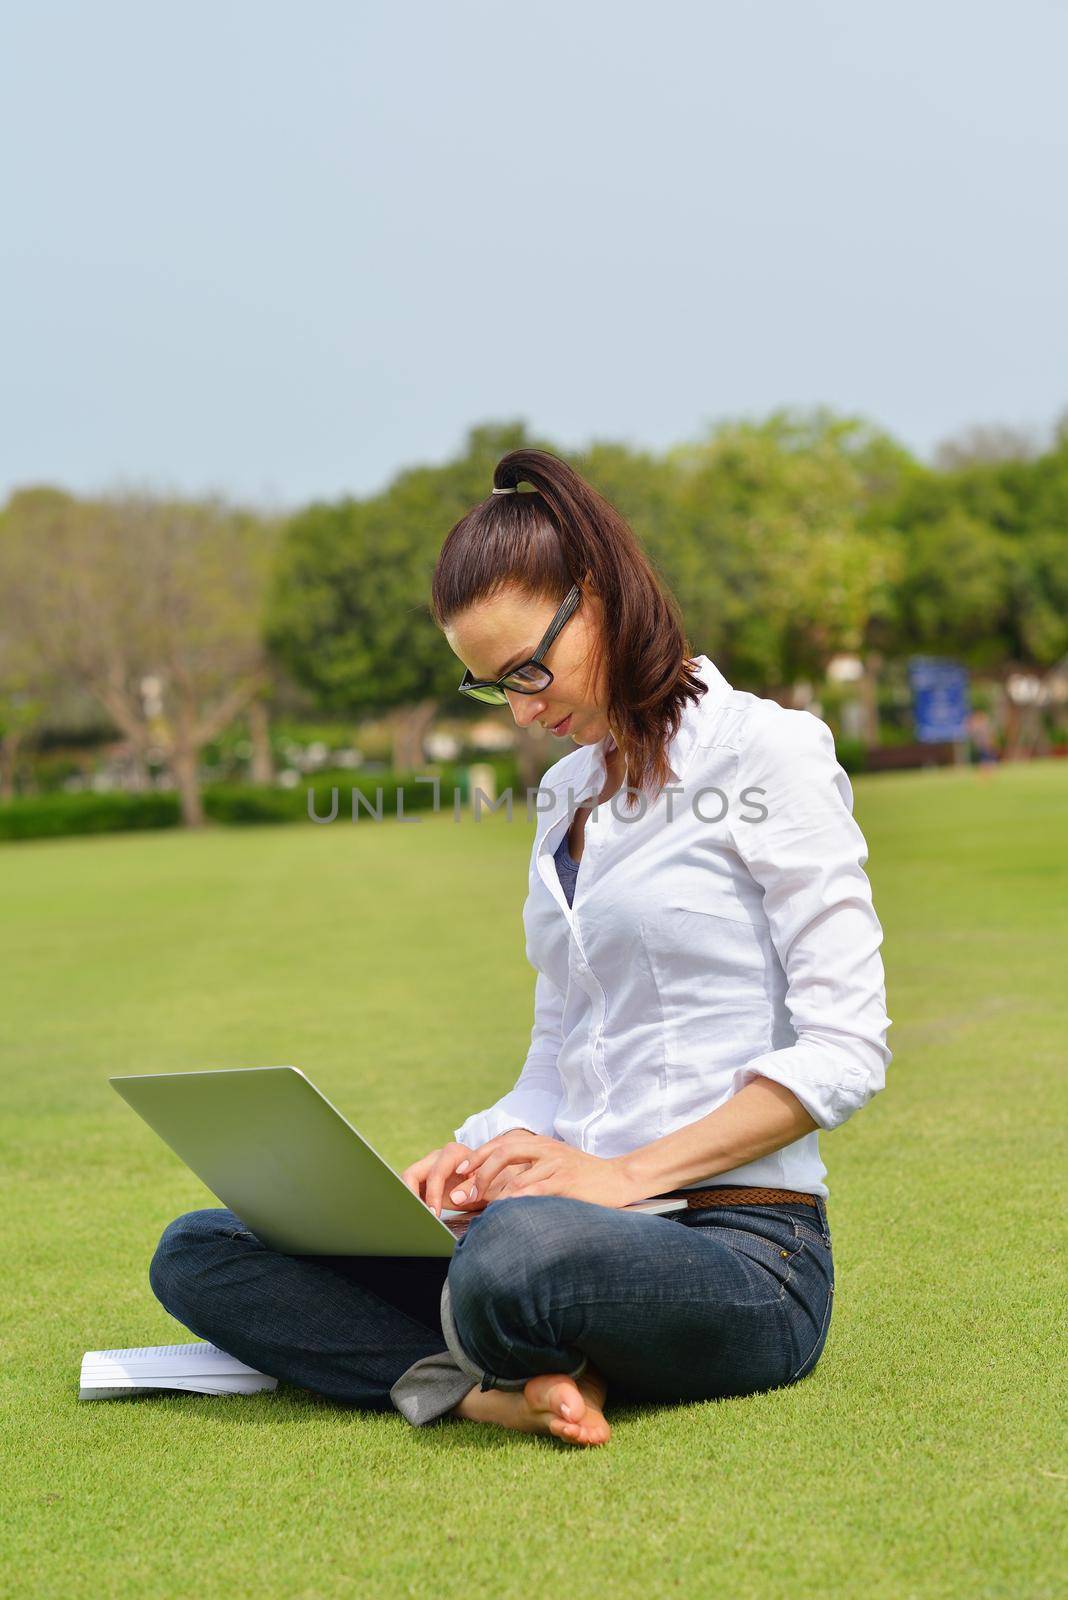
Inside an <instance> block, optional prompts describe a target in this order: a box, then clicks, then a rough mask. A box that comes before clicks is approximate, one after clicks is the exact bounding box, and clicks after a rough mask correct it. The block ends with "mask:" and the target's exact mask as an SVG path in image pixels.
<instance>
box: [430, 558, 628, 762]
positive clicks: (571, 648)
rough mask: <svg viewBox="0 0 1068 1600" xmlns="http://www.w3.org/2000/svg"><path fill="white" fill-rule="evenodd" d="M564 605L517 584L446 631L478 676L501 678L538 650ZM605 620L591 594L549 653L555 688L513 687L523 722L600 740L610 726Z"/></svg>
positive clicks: (513, 702)
mask: <svg viewBox="0 0 1068 1600" xmlns="http://www.w3.org/2000/svg"><path fill="white" fill-rule="evenodd" d="M559 604H560V602H559V601H555V600H535V599H532V598H531V596H530V595H528V594H526V593H525V592H524V591H523V590H521V589H517V588H515V587H513V586H510V587H509V588H507V589H504V590H502V591H501V593H500V594H498V595H496V596H495V597H494V598H493V599H492V600H481V601H479V602H478V604H477V605H473V606H471V607H469V608H468V610H466V611H463V612H461V613H460V615H459V616H457V617H454V618H453V620H452V622H451V623H450V624H449V626H448V627H447V628H445V629H444V633H445V637H446V639H447V640H448V641H449V648H450V649H451V650H452V651H453V653H454V654H455V655H456V656H458V657H459V659H460V660H461V661H462V662H463V664H464V666H465V667H467V668H468V670H469V671H470V673H471V676H472V677H474V678H490V679H493V678H500V677H503V675H504V673H505V672H506V671H507V670H508V669H509V668H511V667H513V666H518V664H519V663H520V662H521V661H525V660H527V659H528V658H529V657H530V656H532V655H533V654H534V651H535V650H536V649H537V648H538V645H539V644H540V643H541V640H542V637H543V636H544V634H545V631H546V629H547V628H548V626H549V624H550V622H551V621H552V620H553V617H554V616H555V615H556V611H557V608H558V606H559ZM600 619H601V606H600V603H599V602H598V600H597V599H596V597H595V596H591V595H583V598H582V600H581V602H580V604H579V606H578V608H577V609H576V610H575V611H573V612H572V614H571V616H570V617H569V618H568V619H567V621H566V622H565V623H564V625H563V627H562V628H561V630H560V632H559V633H558V634H557V635H556V638H555V639H554V640H553V642H552V644H551V645H550V646H549V648H548V650H547V651H546V652H545V656H544V661H545V665H546V666H547V667H548V668H549V671H550V672H551V673H552V674H553V681H552V683H550V685H549V687H548V688H547V689H544V690H539V691H538V693H537V694H517V693H516V692H515V691H514V690H512V689H506V690H505V693H506V694H507V696H508V704H509V705H510V706H511V708H512V715H513V717H514V718H515V720H516V722H517V724H518V725H519V727H521V728H528V727H530V725H531V724H532V723H534V722H537V723H540V725H541V726H542V727H543V728H545V729H546V731H548V732H553V733H554V734H555V736H556V737H557V738H559V739H572V740H574V742H575V744H597V743H598V741H599V740H601V739H603V738H604V736H605V734H606V733H608V732H610V729H609V726H608V718H607V716H606V715H605V711H604V709H603V705H604V699H605V672H604V668H603V666H602V669H601V671H600V673H598V674H596V676H595V675H594V649H595V646H596V643H597V641H598V639H599V637H600V634H599V629H600ZM561 724H562V726H561ZM557 729H559V731H557Z"/></svg>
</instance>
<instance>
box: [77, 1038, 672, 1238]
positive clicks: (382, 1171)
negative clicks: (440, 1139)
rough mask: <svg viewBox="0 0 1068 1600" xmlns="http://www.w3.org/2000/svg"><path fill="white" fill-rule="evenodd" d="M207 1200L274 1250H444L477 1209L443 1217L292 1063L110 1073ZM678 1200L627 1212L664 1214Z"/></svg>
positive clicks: (645, 1202)
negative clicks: (205, 1190) (204, 1188)
mask: <svg viewBox="0 0 1068 1600" xmlns="http://www.w3.org/2000/svg"><path fill="white" fill-rule="evenodd" d="M108 1081H109V1082H110V1083H111V1084H113V1085H114V1087H115V1088H116V1089H117V1090H118V1092H119V1094H121V1095H122V1097H123V1099H124V1100H125V1101H126V1102H127V1104H128V1105H131V1106H132V1107H133V1109H134V1110H135V1111H136V1112H137V1113H138V1115H139V1116H141V1117H143V1118H144V1119H145V1121H146V1122H147V1123H148V1125H149V1127H150V1128H154V1129H155V1131H156V1132H157V1133H158V1134H159V1136H160V1138H161V1139H163V1140H164V1142H165V1143H166V1144H169V1145H170V1147H171V1149H172V1150H173V1151H175V1153H176V1154H177V1155H179V1156H181V1158H182V1160H183V1161H184V1162H185V1163H186V1165H187V1166H188V1167H191V1168H192V1170H193V1171H194V1172H195V1173H196V1175H197V1177H198V1178H200V1179H201V1180H202V1181H203V1182H204V1183H205V1184H206V1185H207V1186H208V1188H209V1189H210V1190H211V1191H212V1193H213V1194H214V1195H217V1196H218V1198H219V1199H220V1200H221V1201H222V1203H223V1205H225V1206H228V1207H229V1208H230V1210H231V1211H233V1212H235V1213H236V1214H237V1216H239V1217H240V1218H241V1220H242V1222H243V1223H244V1224H245V1226H246V1227H247V1228H250V1229H251V1231H252V1232H253V1233H254V1234H255V1235H256V1236H257V1238H259V1239H262V1241H263V1243H264V1244H266V1245H268V1246H269V1247H270V1248H271V1249H273V1250H283V1251H285V1252H286V1253H287V1254H288V1255H310V1256H323V1255H329V1256H334V1255H336V1256H451V1255H452V1253H453V1251H454V1250H455V1248H456V1241H457V1239H458V1238H460V1237H461V1236H462V1234H463V1233H464V1232H465V1231H466V1229H467V1228H468V1227H469V1226H470V1223H471V1221H472V1218H473V1216H474V1215H477V1213H470V1212H466V1211H457V1210H453V1209H451V1208H449V1207H443V1209H442V1214H441V1218H440V1220H439V1219H438V1218H437V1217H436V1216H435V1215H434V1213H433V1211H432V1210H431V1209H430V1207H429V1206H428V1205H427V1204H426V1202H425V1201H423V1200H421V1199H420V1198H419V1196H418V1195H416V1194H413V1193H412V1191H411V1189H409V1188H408V1185H407V1184H406V1183H405V1182H404V1180H403V1179H402V1178H401V1177H400V1175H399V1174H398V1173H396V1172H394V1170H393V1168H392V1167H391V1166H390V1165H389V1163H388V1162H387V1161H384V1160H383V1159H382V1157H381V1156H380V1155H379V1154H378V1152H377V1151H376V1150H373V1149H372V1148H371V1146H370V1145H369V1144H368V1142H367V1140H366V1139H365V1138H364V1137H363V1135H362V1134H360V1133H358V1132H357V1130H356V1129H355V1128H354V1127H353V1126H352V1124H351V1123H349V1122H346V1120H345V1118H344V1117H343V1116H342V1115H341V1113H340V1111H338V1110H337V1108H336V1107H335V1106H332V1105H331V1104H330V1101H329V1100H328V1099H327V1098H326V1096H325V1095H324V1094H321V1093H320V1092H319V1090H318V1089H317V1088H316V1087H315V1085H314V1084H313V1083H311V1082H310V1081H309V1079H308V1078H306V1077H305V1076H304V1074H303V1072H301V1071H300V1070H299V1068H297V1067H236V1068H229V1069H222V1070H218V1071H211V1072H158V1073H145V1074H139V1075H135V1076H129V1077H126V1076H124V1077H116V1078H110V1079H109V1080H108ZM685 1205H686V1201H685V1200H684V1199H682V1200H680V1199H677V1198H669V1199H651V1200H641V1201H637V1202H636V1203H635V1204H633V1205H630V1206H627V1207H625V1208H624V1209H626V1210H628V1211H651V1212H654V1213H656V1212H670V1211H678V1210H682V1209H684V1208H685Z"/></svg>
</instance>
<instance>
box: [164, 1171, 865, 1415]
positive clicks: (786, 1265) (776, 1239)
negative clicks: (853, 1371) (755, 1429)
mask: <svg viewBox="0 0 1068 1600" xmlns="http://www.w3.org/2000/svg"><path fill="white" fill-rule="evenodd" d="M816 1198H817V1206H816V1208H815V1209H812V1208H810V1207H807V1206H804V1205H799V1204H797V1205H782V1206H723V1207H710V1208H709V1209H707V1210H693V1211H683V1212H678V1213H676V1214H675V1215H670V1216H650V1215H647V1214H645V1213H642V1212H628V1211H620V1210H617V1209H615V1208H613V1207H609V1206H599V1205H591V1204H589V1203H588V1202H586V1201H584V1200H570V1199H565V1198H564V1197H562V1196H558V1195H517V1196H512V1197H510V1198H507V1199H503V1200H495V1201H492V1202H491V1203H490V1204H489V1205H488V1206H487V1207H486V1209H485V1210H484V1211H482V1212H480V1213H479V1214H478V1215H476V1217H475V1218H474V1220H473V1221H472V1222H471V1224H470V1226H469V1228H468V1230H467V1232H466V1233H465V1234H464V1235H463V1237H462V1238H461V1239H460V1240H459V1241H458V1243H457V1246H456V1249H455V1251H454V1252H453V1255H452V1257H451V1259H449V1260H437V1259H430V1258H425V1257H396V1256H290V1255H284V1254H282V1253H281V1252H280V1251H276V1250H271V1249H268V1247H267V1246H266V1245H264V1244H263V1243H261V1241H260V1240H259V1239H257V1238H256V1237H255V1235H254V1234H253V1233H251V1232H250V1230H249V1229H248V1228H246V1227H245V1226H244V1224H243V1223H242V1222H241V1220H240V1218H239V1217H237V1216H235V1214H234V1213H233V1212H232V1211H229V1210H226V1209H223V1208H220V1209H212V1210H205V1211H191V1212H189V1213H187V1214H186V1215H185V1216H182V1217H179V1218H177V1220H176V1221H174V1222H172V1223H171V1224H170V1226H169V1227H168V1228H167V1229H166V1230H165V1231H164V1233H163V1237H162V1238H161V1239H160V1242H159V1246H158V1248H157V1250H156V1253H155V1255H154V1257H153V1259H152V1264H151V1267H150V1269H149V1280H150V1282H151V1285H152V1289H153V1291H154V1293H155V1294H156V1296H157V1298H158V1299H159V1300H160V1301H162V1303H163V1305H164V1306H166V1308H167V1310H168V1311H169V1312H171V1314H172V1315H173V1316H174V1317H176V1318H177V1319H178V1320H179V1321H180V1322H182V1323H184V1324H185V1326H186V1327H187V1328H188V1329H189V1330H190V1331H191V1332H192V1333H194V1334H196V1335H197V1336H198V1337H199V1338H202V1339H208V1340H210V1341H211V1342H212V1343H213V1344H216V1345H218V1346H219V1348H220V1349H223V1350H226V1351H227V1352H228V1353H229V1354H230V1355H233V1356H236V1357H237V1358H238V1360H240V1361H244V1362H246V1363H247V1364H248V1365H249V1366H252V1367H255V1368H256V1369H257V1370H258V1371H260V1372H265V1373H268V1374H269V1375H270V1376H272V1377H276V1378H279V1379H280V1380H282V1381H283V1382H286V1383H291V1384H296V1385H298V1386H299V1387H301V1388H305V1389H311V1390H314V1391H315V1392H317V1393H319V1394H322V1395H326V1396H329V1397H330V1398H332V1399H335V1400H339V1401H344V1402H348V1403H350V1404H354V1405H357V1406H360V1407H362V1408H364V1409H367V1410H376V1411H383V1410H389V1409H391V1408H395V1409H397V1410H400V1411H401V1412H402V1414H403V1415H405V1416H406V1417H408V1419H409V1421H411V1422H413V1423H416V1424H422V1423H426V1422H431V1421H435V1420H436V1419H438V1418H440V1417H443V1416H445V1415H446V1414H447V1413H448V1412H450V1411H451V1410H452V1408H453V1407H454V1406H455V1405H456V1404H457V1403H458V1401H460V1400H461V1399H462V1398H463V1396H464V1395H465V1394H466V1393H467V1392H468V1391H469V1390H470V1389H472V1388H474V1387H475V1386H476V1385H478V1386H479V1387H481V1388H482V1389H489V1388H499V1389H521V1388H522V1387H523V1385H524V1384H525V1383H526V1382H527V1381H528V1379H530V1378H531V1377H533V1376H534V1375H535V1374H536V1373H539V1372H566V1373H569V1374H571V1375H572V1376H575V1377H578V1376H581V1374H582V1372H583V1371H584V1370H585V1368H586V1365H587V1363H592V1365H593V1366H594V1367H595V1368H597V1369H598V1370H599V1371H600V1372H601V1373H602V1374H603V1375H604V1377H605V1378H606V1379H607V1382H608V1387H609V1394H610V1396H611V1397H612V1398H613V1399H615V1400H616V1401H620V1402H623V1403H640V1402H642V1401H655V1402H661V1403H663V1402H667V1403H673V1402H680V1401H692V1400H709V1399H717V1398H720V1397H723V1396H727V1395H744V1394H752V1393H754V1392H757V1391H760V1390H765V1389H774V1388H778V1387H780V1386H782V1385H784V1384H789V1383H794V1382H796V1380H797V1379H799V1378H802V1377H804V1376H805V1374H806V1373H808V1372H810V1371H811V1370H812V1368H813V1366H814V1365H815V1363H816V1361H817V1360H818V1359H819V1356H820V1353H821V1351H822V1349H823V1346H824V1341H825V1340H826V1337H827V1328H828V1325H829V1323H830V1318H831V1306H832V1300H833V1292H834V1268H833V1263H832V1258H831V1237H830V1231H829V1228H828V1224H827V1211H826V1206H825V1203H824V1201H823V1199H822V1198H821V1197H818V1196H817V1197H816Z"/></svg>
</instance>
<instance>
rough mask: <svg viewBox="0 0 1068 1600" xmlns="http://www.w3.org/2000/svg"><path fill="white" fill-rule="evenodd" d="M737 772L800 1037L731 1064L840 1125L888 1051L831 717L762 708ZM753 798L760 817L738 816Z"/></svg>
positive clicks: (882, 1071) (881, 989) (867, 1093)
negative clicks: (765, 712) (828, 721)
mask: <svg viewBox="0 0 1068 1600" xmlns="http://www.w3.org/2000/svg"><path fill="white" fill-rule="evenodd" d="M738 780H739V795H740V797H741V801H742V806H743V808H747V810H745V809H743V811H741V812H740V813H739V814H738V815H737V819H736V820H734V821H733V822H732V838H733V843H734V847H735V849H736V850H737V851H738V854H739V855H740V856H741V858H742V860H743V861H744V863H745V865H746V867H747V868H748V869H749V871H750V873H751V874H752V876H753V878H754V879H755V880H756V882H757V883H759V884H760V886H761V888H762V889H763V904H764V911H765V914H766V915H767V919H768V923H769V927H770V933H771V939H772V942H773V944H774V946H775V949H776V951H777V953H778V956H779V960H780V962H781V963H782V967H783V970H784V972H785V975H786V981H787V991H786V1004H787V1008H788V1010H789V1012H790V1017H791V1021H792V1024H793V1030H794V1033H795V1035H796V1040H797V1042H796V1043H795V1044H791V1045H788V1046H786V1047H785V1048H783V1049H778V1050H770V1051H768V1052H766V1053H765V1054H763V1055H759V1056H757V1057H756V1058H755V1059H753V1060H750V1061H749V1062H747V1063H746V1065H745V1066H744V1067H740V1068H738V1069H737V1070H736V1072H735V1073H734V1078H733V1087H734V1089H735V1090H737V1089H739V1088H741V1087H742V1086H743V1084H745V1083H748V1082H751V1081H752V1079H753V1078H755V1077H765V1078H772V1079H774V1080H775V1082H777V1083H781V1084H783V1085H784V1086H785V1087H786V1088H787V1089H789V1090H791V1092H792V1093H793V1094H794V1095H795V1096H796V1097H797V1099H798V1100H799V1101H800V1102H801V1104H802V1105H803V1106H804V1107H805V1109H806V1111H807V1112H808V1113H809V1115H810V1116H811V1117H812V1119H813V1120H814V1121H815V1122H816V1123H817V1125H818V1126H819V1127H821V1128H836V1127H838V1125H839V1124H840V1123H842V1122H845V1120H846V1118H847V1117H850V1116H852V1114H853V1112H854V1111H857V1110H859V1109H860V1108H861V1107H862V1106H864V1105H866V1104H867V1102H868V1101H869V1100H870V1099H871V1097H872V1095H874V1094H875V1093H876V1091H877V1090H879V1089H882V1088H883V1087H884V1085H885V1082H886V1068H887V1067H888V1066H889V1064H890V1060H891V1052H890V1050H889V1048H888V1047H887V1043H886V1035H887V1030H888V1029H889V1027H890V1018H889V1017H888V1016H887V1014H886V985H885V976H884V971H883V963H882V956H881V954H880V945H881V944H882V938H883V930H882V926H881V924H880V922H879V919H878V917H877V916H876V914H875V907H874V905H873V903H872V893H871V885H870V884H869V882H868V877H867V874H866V873H865V871H864V864H865V862H866V861H867V859H868V847H867V844H866V842H865V839H864V835H863V834H862V832H861V830H860V828H859V827H858V825H857V823H856V821H855V820H854V817H853V791H852V788H851V786H850V782H849V778H848V776H847V774H846V773H845V771H844V769H843V768H842V766H841V765H840V763H839V762H838V759H837V757H836V755H835V748H834V737H833V735H832V733H831V730H830V728H829V727H828V726H827V724H826V723H825V722H823V721H822V720H821V719H820V718H819V717H816V716H813V715H812V713H811V712H808V711H788V710H784V709H778V710H777V713H776V714H771V715H769V716H768V717H766V718H761V719H760V720H759V722H758V723H757V724H756V726H755V727H754V729H753V733H752V734H751V735H750V737H749V739H748V740H747V741H746V742H745V744H744V745H743V747H742V749H741V750H740V752H739V764H738ZM754 790H757V791H760V790H762V791H763V793H756V794H754V793H753V792H752V791H754ZM747 793H748V794H749V798H748V800H747V799H746V795H747ZM758 805H759V806H761V807H764V808H766V810H767V813H768V814H767V817H766V818H764V819H762V820H758V821H754V822H747V821H744V820H742V818H743V816H744V815H746V814H751V812H752V809H753V807H755V806H758Z"/></svg>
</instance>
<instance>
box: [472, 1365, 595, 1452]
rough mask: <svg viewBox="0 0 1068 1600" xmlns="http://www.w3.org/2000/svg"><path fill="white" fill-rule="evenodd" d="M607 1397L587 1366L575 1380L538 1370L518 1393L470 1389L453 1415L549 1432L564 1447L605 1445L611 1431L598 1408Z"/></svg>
mask: <svg viewBox="0 0 1068 1600" xmlns="http://www.w3.org/2000/svg"><path fill="white" fill-rule="evenodd" d="M607 1393H608V1385H607V1383H606V1382H605V1380H604V1378H603V1377H602V1376H601V1374H600V1373H599V1372H597V1371H595V1369H594V1368H593V1367H591V1366H587V1368H586V1370H585V1372H584V1373H583V1374H582V1376H581V1377H579V1378H569V1377H567V1376H566V1375H565V1374H564V1373H561V1372H539V1373H538V1375H537V1377H536V1378H531V1379H530V1381H529V1382H528V1383H527V1384H525V1385H524V1387H523V1388H522V1389H485V1390H482V1389H478V1388H475V1389H472V1390H470V1392H469V1393H468V1394H466V1395H465V1396H464V1398H463V1399H462V1400H461V1401H460V1403H459V1405H458V1406H454V1407H453V1416H456V1417H465V1418H466V1419H467V1420H468V1421H469V1422H496V1423H497V1424H498V1426H499V1427H502V1428H516V1429H518V1431H519V1432H520V1433H551V1434H552V1435H553V1436H554V1438H557V1439H563V1440H564V1441H565V1442H566V1443H567V1444H586V1445H592V1444H605V1443H607V1441H608V1438H609V1436H610V1435H611V1432H612V1430H611V1428H610V1427H609V1425H608V1420H607V1418H606V1417H605V1415H604V1411H603V1409H602V1408H603V1406H604V1402H605V1396H606V1394H607Z"/></svg>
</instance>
